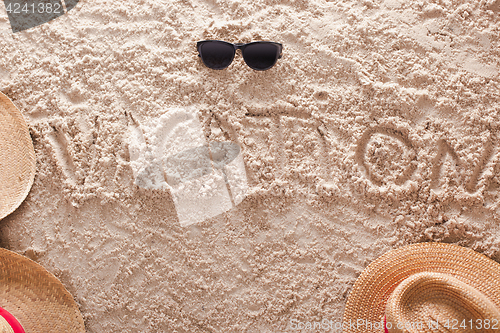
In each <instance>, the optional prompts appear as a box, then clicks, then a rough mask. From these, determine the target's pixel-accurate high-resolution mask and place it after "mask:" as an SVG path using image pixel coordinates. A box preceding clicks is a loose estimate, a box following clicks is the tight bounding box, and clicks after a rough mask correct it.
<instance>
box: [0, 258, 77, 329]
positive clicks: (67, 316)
mask: <svg viewBox="0 0 500 333" xmlns="http://www.w3.org/2000/svg"><path fill="white" fill-rule="evenodd" d="M0 306H1V307H2V308H4V309H5V310H7V311H9V312H10V313H11V314H12V315H13V316H14V317H16V319H17V320H18V321H19V322H20V323H21V325H22V326H23V328H24V330H25V331H26V333H39V332H68V333H69V332H71V333H80V332H82V333H84V332H85V325H84V323H83V318H82V315H81V313H80V311H79V309H78V307H77V305H76V302H75V301H74V299H73V297H72V296H71V294H70V293H69V292H68V291H67V290H66V289H65V288H64V286H63V284H62V283H61V282H60V281H59V280H58V279H57V278H56V277H55V276H54V275H52V274H51V273H49V272H48V271H47V270H46V269H45V268H43V267H42V266H40V265H39V264H37V263H35V262H34V261H32V260H30V259H28V258H26V257H23V256H21V255H19V254H17V253H14V252H12V251H9V250H5V249H0Z"/></svg>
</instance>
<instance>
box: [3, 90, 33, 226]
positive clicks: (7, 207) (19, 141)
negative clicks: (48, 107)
mask: <svg viewBox="0 0 500 333" xmlns="http://www.w3.org/2000/svg"><path fill="white" fill-rule="evenodd" d="M35 164H36V160H35V150H34V148H33V142H32V140H31V137H30V133H29V130H28V126H27V125H26V121H24V118H23V115H22V114H21V112H20V111H19V110H18V109H17V108H16V107H15V106H14V104H13V103H12V101H11V100H10V99H9V98H8V97H7V96H5V95H4V94H2V93H0V219H3V218H4V217H5V216H7V215H9V214H10V213H12V212H13V211H14V210H16V208H17V207H19V205H20V204H21V203H22V202H23V201H24V199H26V196H27V195H28V193H29V191H30V189H31V185H33V180H34V178H35V167H36V165H35Z"/></svg>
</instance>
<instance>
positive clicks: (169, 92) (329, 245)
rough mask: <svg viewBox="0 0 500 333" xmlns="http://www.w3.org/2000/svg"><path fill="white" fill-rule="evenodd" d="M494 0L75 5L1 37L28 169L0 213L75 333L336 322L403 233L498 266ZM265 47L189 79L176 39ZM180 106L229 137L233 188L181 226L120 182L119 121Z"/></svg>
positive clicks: (160, 197)
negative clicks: (253, 61)
mask: <svg viewBox="0 0 500 333" xmlns="http://www.w3.org/2000/svg"><path fill="white" fill-rule="evenodd" d="M499 10H500V1H498V0H481V1H463V0H457V1H449V0H439V1H438V0H436V1H432V0H420V1H402V0H385V1H382V0H356V1H349V0H347V1H320V0H282V1H278V0H257V1H241V0H240V1H229V0H182V1H181V0H178V1H177V0H176V1H154V0H143V1H106V0H93V1H84V0H82V1H80V2H79V3H78V5H77V7H76V8H75V9H73V10H72V11H70V12H69V13H68V14H67V15H64V16H61V17H59V18H58V19H56V20H54V21H52V22H50V23H47V24H44V25H41V26H38V27H35V28H32V29H29V30H27V31H23V32H20V33H17V34H12V33H11V32H9V30H8V20H7V16H6V13H5V8H4V7H3V6H2V5H0V33H1V35H0V36H1V37H0V50H1V54H2V56H1V57H0V90H1V91H2V92H3V93H5V94H6V95H8V96H9V97H10V98H11V99H12V100H13V101H14V102H15V103H16V105H17V106H18V107H19V108H20V110H21V111H22V112H23V114H24V115H25V117H26V118H27V122H28V124H29V127H30V132H31V136H32V138H33V140H34V147H35V151H36V157H37V174H36V178H35V182H34V186H33V189H32V191H31V193H30V195H29V196H28V198H27V200H26V202H25V203H24V204H23V205H22V206H21V207H20V208H19V209H18V210H17V211H16V212H15V213H13V214H12V215H11V216H9V217H8V218H6V219H4V220H3V221H1V223H0V237H1V238H0V239H1V243H0V245H2V246H3V247H6V248H8V249H11V250H14V251H17V252H18V253H21V254H25V255H27V256H29V257H31V258H33V259H34V260H36V261H37V262H38V263H40V264H42V265H43V266H45V267H47V269H48V270H49V271H51V272H52V273H54V274H55V275H56V276H57V277H59V278H60V279H61V280H62V282H63V283H64V285H65V286H66V287H67V289H68V290H69V291H70V292H71V293H72V294H73V295H74V297H75V299H76V301H77V302H78V304H79V306H80V309H81V311H82V313H83V316H84V318H85V322H86V327H87V330H88V332H92V333H98V332H99V333H100V332H110V333H111V332H113V333H114V332H116V333H126V332H143V333H145V332H283V331H288V330H290V329H291V328H290V321H291V320H292V319H296V320H299V321H320V320H322V319H328V320H332V321H339V320H340V319H341V317H342V311H343V308H344V305H345V301H346V296H347V295H348V292H349V290H350V288H351V287H352V285H353V283H354V281H355V279H356V277H357V276H358V275H359V274H360V272H361V271H362V270H363V268H364V267H366V266H367V265H368V264H369V263H370V262H371V261H372V260H373V259H374V258H376V257H378V256H379V255H381V254H383V253H384V252H385V251H387V250H389V249H391V248H394V247H398V246H401V245H404V244H409V243H415V242H421V241H443V242H449V243H456V244H461V245H464V246H467V247H470V248H473V249H475V250H477V251H479V252H481V253H484V254H486V255H487V256H489V257H491V258H493V259H495V260H500V237H498V236H499V235H500V227H499V225H500V143H499V142H500V141H499V135H500V132H499V128H500V82H499V70H500V57H499V52H500V45H499V44H500V19H499V17H500V15H499V14H500V12H499ZM203 39H221V40H227V41H230V42H250V41H254V40H271V41H276V42H281V43H283V45H284V50H283V58H282V59H280V60H279V61H278V64H277V66H275V67H274V68H272V69H271V70H268V71H265V72H256V71H253V70H251V69H250V68H249V67H248V66H246V65H245V64H244V62H243V60H242V57H241V54H239V53H238V54H237V56H236V57H235V60H234V62H233V64H232V65H231V66H230V67H229V68H227V69H226V70H223V71H212V70H209V69H207V68H206V67H205V66H203V64H202V63H201V62H200V60H199V58H198V57H197V52H196V49H195V42H196V41H198V40H203ZM184 107H186V108H187V107H189V108H195V109H197V110H198V111H199V115H200V116H199V118H200V119H199V121H200V124H201V127H202V130H203V134H204V136H205V138H206V141H207V142H213V141H220V142H233V143H236V144H238V145H239V146H240V147H241V151H242V154H243V155H242V156H243V161H244V164H245V168H246V174H247V177H248V186H249V191H248V193H247V196H246V198H245V199H244V200H243V201H242V202H241V203H239V204H238V205H235V206H234V207H233V208H231V209H230V210H228V211H227V212H225V213H222V214H220V215H217V216H215V217H212V218H210V219H208V220H206V221H204V222H202V223H197V224H194V225H191V226H189V227H181V226H180V223H179V220H178V217H177V214H176V212H175V205H174V202H173V199H172V195H171V193H170V192H169V191H168V190H165V189H156V190H155V189H143V188H141V187H139V186H137V185H136V184H135V182H134V177H133V172H132V169H131V167H130V156H129V149H128V142H127V139H126V133H127V128H128V126H129V125H130V124H129V122H130V119H129V118H130V117H129V116H128V115H129V114H130V115H133V117H134V119H136V121H137V122H138V123H139V124H141V123H147V122H149V123H151V122H154V119H156V118H159V117H161V116H162V115H163V114H164V113H165V112H167V111H166V110H169V109H171V108H184Z"/></svg>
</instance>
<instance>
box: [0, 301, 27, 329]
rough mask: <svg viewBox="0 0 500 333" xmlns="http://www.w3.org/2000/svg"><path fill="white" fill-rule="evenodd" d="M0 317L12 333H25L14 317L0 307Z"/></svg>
mask: <svg viewBox="0 0 500 333" xmlns="http://www.w3.org/2000/svg"><path fill="white" fill-rule="evenodd" d="M0 316H2V317H3V318H4V319H5V321H7V323H8V324H9V325H10V327H11V328H12V330H13V331H14V333H26V332H25V331H24V329H23V327H22V326H21V324H20V323H19V321H17V319H16V317H14V316H13V315H12V314H11V313H10V312H9V311H7V310H5V309H4V308H2V307H0Z"/></svg>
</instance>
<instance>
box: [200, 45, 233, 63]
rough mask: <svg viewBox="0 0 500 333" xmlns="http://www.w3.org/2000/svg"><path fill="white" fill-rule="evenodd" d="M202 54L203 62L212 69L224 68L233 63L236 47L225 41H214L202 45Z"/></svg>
mask: <svg viewBox="0 0 500 333" xmlns="http://www.w3.org/2000/svg"><path fill="white" fill-rule="evenodd" d="M200 55H201V60H203V63H204V64H205V65H206V66H207V67H209V68H212V69H224V68H226V67H227V66H229V65H230V64H231V62H232V61H233V58H234V47H233V46H232V45H230V44H226V43H223V42H218V41H213V42H207V43H203V44H201V46H200Z"/></svg>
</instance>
